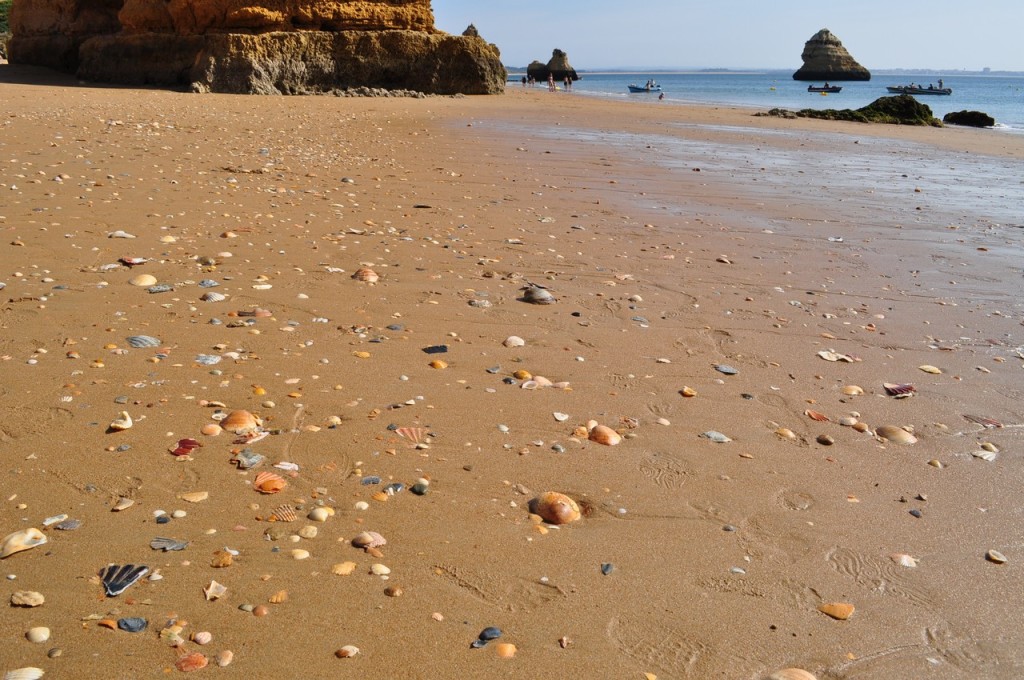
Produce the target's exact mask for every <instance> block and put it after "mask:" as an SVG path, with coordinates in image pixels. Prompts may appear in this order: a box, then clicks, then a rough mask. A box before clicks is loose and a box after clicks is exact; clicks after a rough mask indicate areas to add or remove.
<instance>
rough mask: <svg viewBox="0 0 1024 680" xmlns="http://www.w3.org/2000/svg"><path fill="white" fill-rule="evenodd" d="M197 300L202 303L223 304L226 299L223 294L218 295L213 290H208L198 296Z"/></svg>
mask: <svg viewBox="0 0 1024 680" xmlns="http://www.w3.org/2000/svg"><path fill="white" fill-rule="evenodd" d="M199 299H200V300H202V301H203V302H223V301H224V300H226V299H227V296H226V295H224V293H218V292H217V291H215V290H210V291H207V292H205V293H203V294H202V295H200V296H199Z"/></svg>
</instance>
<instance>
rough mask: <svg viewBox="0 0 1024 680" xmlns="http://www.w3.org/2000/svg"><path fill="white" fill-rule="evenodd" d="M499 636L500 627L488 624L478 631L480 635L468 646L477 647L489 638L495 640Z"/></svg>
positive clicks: (481, 645)
mask: <svg viewBox="0 0 1024 680" xmlns="http://www.w3.org/2000/svg"><path fill="white" fill-rule="evenodd" d="M500 637H501V629H500V628H498V627H497V626H488V627H487V628H484V629H483V630H482V631H480V635H478V636H477V639H476V640H474V641H473V644H471V645H470V647H473V648H474V649H479V648H480V647H483V646H484V645H486V644H487V643H488V642H490V641H491V640H497V639H498V638H500Z"/></svg>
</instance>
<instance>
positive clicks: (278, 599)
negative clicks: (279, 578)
mask: <svg viewBox="0 0 1024 680" xmlns="http://www.w3.org/2000/svg"><path fill="white" fill-rule="evenodd" d="M287 601H288V591H287V590H279V591H277V592H276V593H274V594H273V595H271V596H270V597H269V598H267V602H269V603H270V604H283V603H285V602H287Z"/></svg>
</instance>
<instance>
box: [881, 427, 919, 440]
mask: <svg viewBox="0 0 1024 680" xmlns="http://www.w3.org/2000/svg"><path fill="white" fill-rule="evenodd" d="M875 434H876V435H877V436H879V437H881V438H882V439H888V440H889V441H890V442H892V443H893V444H914V443H916V442H917V437H915V436H914V435H912V434H911V433H909V432H907V431H906V430H904V429H903V428H902V427H896V426H895V425H882V426H881V427H879V428H877V429H876V430H875Z"/></svg>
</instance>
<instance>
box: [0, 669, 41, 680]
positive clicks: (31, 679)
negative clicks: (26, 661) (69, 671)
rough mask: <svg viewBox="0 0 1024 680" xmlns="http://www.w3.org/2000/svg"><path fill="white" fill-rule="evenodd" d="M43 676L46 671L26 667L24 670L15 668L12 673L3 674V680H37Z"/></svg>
mask: <svg viewBox="0 0 1024 680" xmlns="http://www.w3.org/2000/svg"><path fill="white" fill-rule="evenodd" d="M44 675H46V671H44V670H43V669H42V668H36V667H35V666H26V667H24V668H15V669H14V670H13V671H7V672H6V673H4V680H39V678H41V677H43V676H44Z"/></svg>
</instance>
